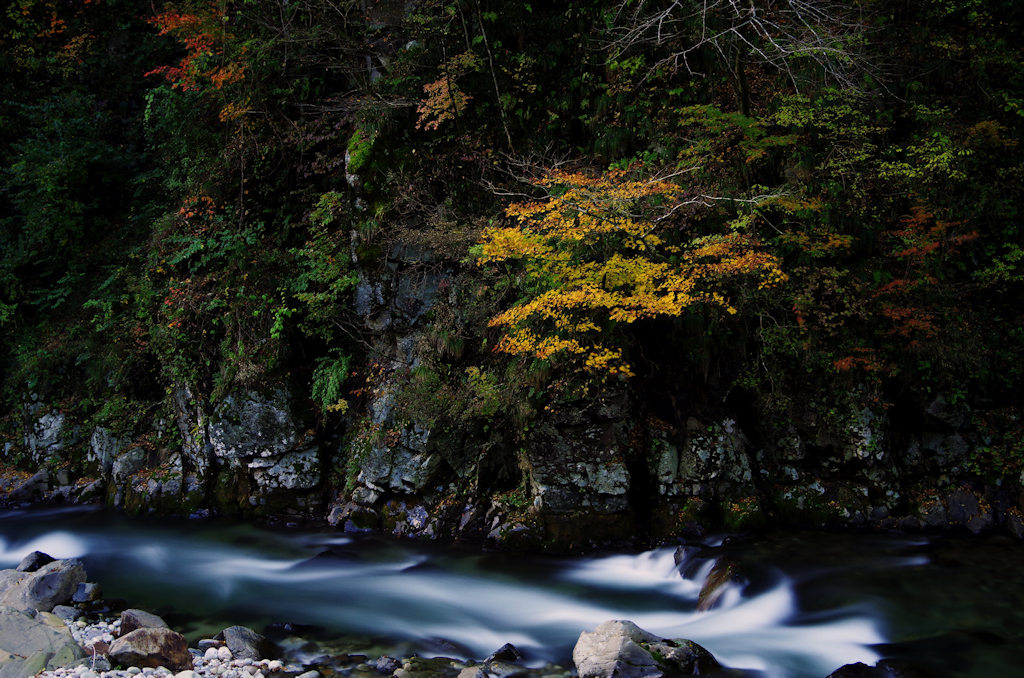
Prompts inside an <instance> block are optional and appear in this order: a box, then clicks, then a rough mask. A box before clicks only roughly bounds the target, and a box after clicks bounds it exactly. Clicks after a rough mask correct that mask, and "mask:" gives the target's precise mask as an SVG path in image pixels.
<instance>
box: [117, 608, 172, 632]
mask: <svg viewBox="0 0 1024 678" xmlns="http://www.w3.org/2000/svg"><path fill="white" fill-rule="evenodd" d="M166 628H169V627H168V626H167V622H165V621H164V620H163V619H161V618H160V617H158V616H157V615H155V614H152V613H150V612H146V611H144V610H134V609H132V610H125V611H124V612H122V613H121V627H120V635H122V636H125V635H128V634H129V633H131V632H132V631H134V630H135V629H166Z"/></svg>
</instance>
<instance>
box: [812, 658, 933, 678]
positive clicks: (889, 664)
mask: <svg viewBox="0 0 1024 678" xmlns="http://www.w3.org/2000/svg"><path fill="white" fill-rule="evenodd" d="M929 675H931V674H925V673H923V672H922V671H920V670H918V669H916V668H914V667H910V666H906V665H904V664H902V663H901V662H899V661H898V660H892V659H883V660H882V661H880V662H878V664H877V665H875V666H868V665H867V664H864V663H862V662H857V663H856V664H847V665H846V666H842V667H840V668H838V669H836V670H835V671H833V672H832V673H831V674H829V676H828V678H928V676H929Z"/></svg>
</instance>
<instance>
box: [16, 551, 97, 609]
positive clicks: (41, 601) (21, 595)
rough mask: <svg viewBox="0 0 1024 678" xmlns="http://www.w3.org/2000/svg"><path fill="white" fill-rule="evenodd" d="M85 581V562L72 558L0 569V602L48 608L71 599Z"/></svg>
mask: <svg viewBox="0 0 1024 678" xmlns="http://www.w3.org/2000/svg"><path fill="white" fill-rule="evenodd" d="M83 582H85V565H83V564H82V561H80V560H76V559H68V560H55V561H53V562H51V563H47V564H46V565H43V566H42V567H40V568H39V569H38V570H36V571H35V572H18V571H17V570H3V571H0V605H9V606H11V607H13V608H16V609H25V608H29V609H32V610H39V611H40V612H50V611H51V610H53V608H54V607H55V606H57V605H63V604H65V603H67V602H69V601H70V600H71V597H72V596H73V595H75V591H77V590H78V585H79V584H81V583H83Z"/></svg>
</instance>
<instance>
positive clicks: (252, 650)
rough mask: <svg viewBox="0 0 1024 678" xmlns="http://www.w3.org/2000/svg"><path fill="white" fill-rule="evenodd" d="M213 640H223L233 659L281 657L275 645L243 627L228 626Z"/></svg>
mask: <svg viewBox="0 0 1024 678" xmlns="http://www.w3.org/2000/svg"><path fill="white" fill-rule="evenodd" d="M214 640H223V641H224V643H225V645H226V646H227V649H228V650H230V651H231V656H232V657H234V658H235V659H253V660H257V661H258V660H260V659H275V658H277V657H279V656H281V650H280V649H279V648H278V647H277V645H275V644H274V643H273V642H272V641H270V640H267V639H266V638H265V637H263V636H261V635H260V634H258V633H256V632H255V631H253V630H252V629H250V628H246V627H244V626H229V627H228V628H226V629H224V630H223V631H221V632H220V633H218V634H217V635H216V636H214Z"/></svg>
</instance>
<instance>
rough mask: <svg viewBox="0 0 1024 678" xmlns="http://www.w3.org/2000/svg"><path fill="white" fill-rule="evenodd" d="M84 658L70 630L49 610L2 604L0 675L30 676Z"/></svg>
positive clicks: (4, 676)
mask: <svg viewBox="0 0 1024 678" xmlns="http://www.w3.org/2000/svg"><path fill="white" fill-rule="evenodd" d="M84 657H85V651H84V650H83V649H82V647H81V645H79V644H78V643H77V642H76V641H75V639H74V637H73V636H72V635H71V631H70V630H69V629H68V627H67V626H65V625H64V622H62V621H61V620H60V619H59V618H57V617H55V616H54V615H52V614H50V613H49V612H35V611H34V610H16V609H14V608H11V607H0V675H2V676H3V678H28V676H33V675H35V674H37V673H39V672H41V671H43V670H47V669H56V668H60V667H61V666H65V665H66V664H70V663H71V662H73V661H76V660H78V659H82V658H84Z"/></svg>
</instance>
